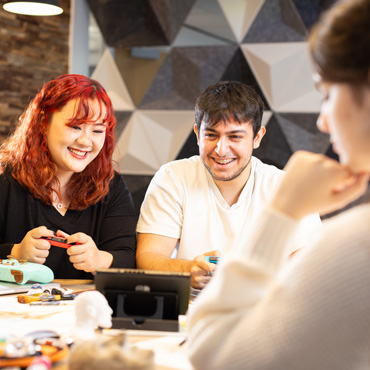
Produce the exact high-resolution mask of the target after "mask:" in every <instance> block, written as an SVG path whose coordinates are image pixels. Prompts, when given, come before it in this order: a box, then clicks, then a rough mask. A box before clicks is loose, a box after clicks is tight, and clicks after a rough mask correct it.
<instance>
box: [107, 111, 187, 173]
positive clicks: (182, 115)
mask: <svg viewBox="0 0 370 370" xmlns="http://www.w3.org/2000/svg"><path fill="white" fill-rule="evenodd" d="M193 124H194V112H193V111H155V110H140V111H135V112H134V113H133V115H132V116H131V119H130V120H129V122H128V124H127V125H126V127H125V129H124V131H123V133H122V134H121V136H120V138H119V139H118V141H117V147H116V150H115V153H114V155H113V158H114V160H115V161H116V162H118V164H119V171H120V172H121V173H123V174H140V175H154V174H155V172H156V171H157V170H158V168H159V167H160V166H161V165H163V164H165V163H167V162H169V161H172V160H174V159H175V158H176V156H177V154H178V152H179V150H180V148H181V147H182V145H183V144H184V142H185V140H186V139H187V137H188V136H189V134H190V132H191V131H192V129H193Z"/></svg>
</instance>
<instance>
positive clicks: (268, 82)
mask: <svg viewBox="0 0 370 370" xmlns="http://www.w3.org/2000/svg"><path fill="white" fill-rule="evenodd" d="M241 47H242V50H243V52H244V54H245V56H246V58H247V60H248V62H249V65H250V66H251V69H252V70H253V73H254V75H255V76H256V79H257V81H258V83H259V85H260V86H261V89H262V91H263V92H264V94H265V97H266V99H267V100H268V102H269V104H270V106H271V108H272V109H273V110H274V111H282V112H318V111H319V110H320V101H321V98H320V95H319V93H318V92H317V91H316V89H315V87H314V84H313V82H312V71H311V67H310V63H309V56H308V51H307V50H308V49H307V48H308V46H307V43H306V42H299V43H268V44H267V43H262V44H243V45H242V46H241Z"/></svg>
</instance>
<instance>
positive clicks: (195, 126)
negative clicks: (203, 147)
mask: <svg viewBox="0 0 370 370" xmlns="http://www.w3.org/2000/svg"><path fill="white" fill-rule="evenodd" d="M194 132H195V135H196V136H197V144H198V146H199V132H198V126H197V124H196V123H195V124H194Z"/></svg>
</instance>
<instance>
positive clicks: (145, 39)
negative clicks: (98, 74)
mask: <svg viewBox="0 0 370 370" xmlns="http://www.w3.org/2000/svg"><path fill="white" fill-rule="evenodd" d="M87 1H88V3H89V5H90V9H91V10H92V12H93V14H94V17H95V19H96V21H97V23H98V24H99V27H100V29H101V31H102V34H103V36H104V39H105V42H106V43H107V45H109V46H114V47H137V46H157V45H169V44H170V43H171V42H172V41H173V40H174V38H175V37H176V35H177V32H178V31H179V29H180V27H181V26H182V24H183V22H184V20H185V18H186V17H187V15H188V13H189V11H190V10H191V8H192V6H193V4H194V0H181V1H168V0H147V1H138V0H87Z"/></svg>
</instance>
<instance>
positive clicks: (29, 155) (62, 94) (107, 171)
mask: <svg viewBox="0 0 370 370" xmlns="http://www.w3.org/2000/svg"><path fill="white" fill-rule="evenodd" d="M73 99H76V107H75V115H74V117H72V119H71V120H70V121H69V122H66V124H67V125H69V126H72V125H73V126H75V125H80V124H82V123H86V122H91V117H93V116H94V114H95V113H94V111H93V110H92V109H91V107H90V102H91V100H97V101H98V103H99V106H100V107H101V108H102V106H104V107H105V112H106V113H105V116H104V117H99V122H100V121H103V122H104V123H105V125H106V137H105V142H104V145H103V148H102V149H101V151H100V153H99V154H98V156H97V157H96V158H95V159H94V160H93V161H92V162H91V163H90V164H89V165H88V166H87V167H86V168H85V169H84V170H83V171H82V172H80V173H74V174H73V175H72V177H71V179H70V180H69V182H68V184H67V188H66V193H67V196H68V198H69V199H70V200H71V204H70V206H69V208H70V209H75V210H81V209H85V208H87V207H88V206H90V205H92V204H95V203H97V202H98V201H99V200H101V199H102V198H104V196H105V195H107V193H108V191H109V184H110V182H111V180H112V178H113V176H114V170H113V164H112V155H113V150H114V146H115V136H114V128H115V125H116V118H115V116H114V111H113V106H112V102H111V100H110V99H109V97H108V94H107V93H106V91H105V90H104V88H103V87H102V86H101V85H100V83H99V82H97V81H95V80H92V79H90V78H88V77H85V76H82V75H76V74H68V75H62V76H59V77H57V78H55V79H54V80H52V81H50V82H48V83H46V84H45V85H44V86H43V87H42V89H41V90H40V91H39V92H38V93H37V95H36V96H35V98H34V99H33V100H32V101H31V102H30V104H29V105H28V107H27V108H26V110H25V111H24V113H23V114H22V115H21V116H20V118H19V123H18V125H17V127H16V129H15V131H14V132H13V134H12V135H11V136H10V137H9V138H8V139H7V140H6V141H5V142H4V143H3V145H2V146H1V147H0V164H1V166H0V173H2V172H4V171H5V169H6V168H9V169H10V171H11V173H12V176H13V177H14V178H15V179H16V180H17V181H18V182H19V183H20V184H21V185H23V186H25V187H26V188H27V189H28V190H29V191H30V192H31V194H32V195H33V196H34V197H35V198H37V199H40V200H41V201H42V202H44V203H45V204H48V205H52V203H53V199H55V194H56V195H57V196H58V198H59V199H61V193H60V183H59V180H58V178H57V176H56V172H57V167H56V165H55V164H54V163H53V162H52V161H51V156H50V152H49V149H48V143H47V135H46V134H47V127H48V125H49V122H50V119H51V117H52V114H53V113H54V112H56V111H60V110H61V109H62V108H63V107H64V106H65V105H66V104H67V103H68V102H69V101H71V100H73ZM101 112H103V109H101Z"/></svg>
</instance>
